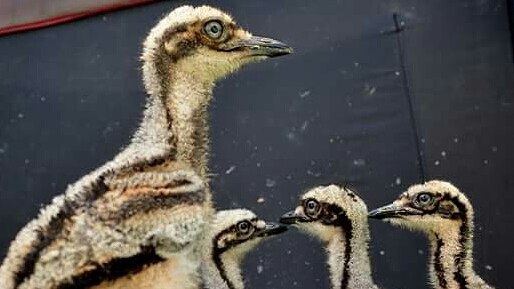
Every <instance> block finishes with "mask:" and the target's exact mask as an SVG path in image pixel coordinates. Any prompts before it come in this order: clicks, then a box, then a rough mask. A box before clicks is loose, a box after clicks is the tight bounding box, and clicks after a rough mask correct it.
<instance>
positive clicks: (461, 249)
mask: <svg viewBox="0 0 514 289" xmlns="http://www.w3.org/2000/svg"><path fill="white" fill-rule="evenodd" d="M471 217H472V216H471V215H469V214H467V216H466V217H464V220H463V221H462V222H461V223H460V224H459V226H458V228H449V229H448V230H444V231H443V232H440V233H438V234H435V233H433V234H430V245H431V246H430V247H431V259H430V281H431V282H432V284H433V285H434V288H438V289H450V288H451V289H453V288H455V289H464V288H476V287H474V286H471V285H472V283H475V282H476V281H478V282H481V280H480V278H479V277H478V276H477V275H476V274H475V272H474V271H473V232H472V230H473V221H472V219H471ZM478 288H482V287H478ZM484 288H485V287H484Z"/></svg>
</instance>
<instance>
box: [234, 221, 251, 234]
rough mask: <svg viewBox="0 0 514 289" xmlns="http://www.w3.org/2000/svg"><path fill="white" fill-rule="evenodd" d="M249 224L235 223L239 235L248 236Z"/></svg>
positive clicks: (244, 222)
mask: <svg viewBox="0 0 514 289" xmlns="http://www.w3.org/2000/svg"><path fill="white" fill-rule="evenodd" d="M251 226H252V225H251V224H250V223H249V222H248V221H241V222H239V223H237V231H238V232H239V233H241V234H248V232H250V228H251Z"/></svg>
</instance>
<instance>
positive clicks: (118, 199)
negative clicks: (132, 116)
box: [0, 6, 291, 289]
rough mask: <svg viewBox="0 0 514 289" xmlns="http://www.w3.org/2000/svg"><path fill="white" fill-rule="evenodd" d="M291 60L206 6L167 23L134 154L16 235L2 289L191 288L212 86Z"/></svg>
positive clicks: (152, 51) (149, 63)
mask: <svg viewBox="0 0 514 289" xmlns="http://www.w3.org/2000/svg"><path fill="white" fill-rule="evenodd" d="M288 53H291V48H290V47H288V46H287V45H285V44H283V43H281V42H278V41H275V40H272V39H269V38H263V37H257V36H252V35H251V34H250V33H249V32H247V31H246V30H244V29H243V28H241V27H240V26H239V25H237V24H236V23H235V22H234V20H233V19H232V18H231V17H230V16H229V15H227V14H226V13H224V12H222V11H220V10H218V9H215V8H212V7H208V6H201V7H197V8H195V7H192V6H183V7H180V8H177V9H175V10H173V11H172V12H171V13H169V14H168V15H167V16H165V17H164V18H163V19H162V20H161V21H160V22H159V23H158V24H157V25H156V26H155V27H154V28H153V29H152V30H151V31H150V33H149V35H148V37H147V38H146V40H145V42H144V47H143V55H142V60H143V80H144V83H145V87H146V90H147V92H148V97H147V103H146V109H145V111H144V114H143V120H142V122H141V124H140V126H139V128H138V129H137V131H136V132H135V134H134V136H133V137H132V140H131V142H130V144H129V145H128V146H126V147H125V148H124V149H123V150H122V151H121V152H120V153H119V154H118V155H117V156H116V157H114V159H113V160H112V161H109V162H107V163H106V164H104V165H103V166H101V167H100V168H98V169H96V170H94V171H93V172H91V173H90V174H88V175H86V176H84V177H82V178H81V179H80V180H78V181H77V182H76V183H74V184H72V185H70V186H69V187H68V188H67V190H66V192H65V193H64V194H63V195H60V196H58V197H56V198H55V199H54V200H53V201H52V203H51V204H50V205H48V206H47V207H45V208H44V209H43V210H42V211H41V212H40V214H39V216H38V217H37V218H36V219H34V220H33V221H31V222H30V223H29V224H27V225H26V226H25V227H24V228H23V229H22V230H21V231H20V232H19V233H18V235H17V236H16V238H15V240H14V241H13V242H12V244H11V246H10V248H9V251H8V254H7V257H6V258H5V259H4V261H3V264H2V266H1V267H0V284H1V286H2V289H50V288H52V289H65V288H92V287H93V286H100V287H98V288H107V287H109V288H119V287H123V288H139V289H146V288H180V289H186V288H195V284H196V283H195V278H196V277H195V276H196V274H197V273H196V272H197V271H198V266H199V264H200V254H199V250H198V248H197V247H198V245H199V241H200V240H201V238H202V232H203V231H204V228H205V226H206V224H208V223H209V222H210V219H211V217H212V215H213V212H214V210H213V208H212V204H211V193H210V191H209V188H208V179H207V173H208V170H207V158H208V148H209V141H208V117H207V106H208V104H209V100H210V99H211V98H212V96H211V95H212V90H213V86H214V82H215V81H216V80H218V79H220V78H222V77H224V76H226V75H228V74H230V73H231V72H233V71H235V70H236V69H238V68H240V67H242V66H243V65H245V64H248V63H251V62H255V61H258V60H262V59H265V58H268V57H274V56H280V55H284V54H288ZM122 106H123V104H120V109H121V107H122ZM147 272H148V274H147V275H145V274H146V273H147ZM177 272H180V274H182V275H181V276H176V274H178V273H177ZM172 273H173V274H175V275H173V274H172ZM136 275H137V276H136ZM145 276H146V278H145ZM155 276H173V278H172V279H173V280H174V282H175V283H173V284H168V283H167V284H166V285H164V284H163V283H160V282H159V281H157V280H160V279H154V277H155ZM184 276H185V277H184ZM170 278H171V277H170ZM177 280H184V281H183V282H182V283H180V282H179V281H177ZM118 281H119V282H118ZM120 282H121V283H120ZM162 282H167V281H166V280H162ZM177 283H178V284H177ZM116 284H123V286H122V285H119V286H118V285H116ZM95 288H96V287H95Z"/></svg>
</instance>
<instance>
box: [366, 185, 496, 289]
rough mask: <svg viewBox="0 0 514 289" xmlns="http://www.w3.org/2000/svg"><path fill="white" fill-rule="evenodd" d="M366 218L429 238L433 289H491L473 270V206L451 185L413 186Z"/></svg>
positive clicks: (430, 276) (430, 272)
mask: <svg viewBox="0 0 514 289" xmlns="http://www.w3.org/2000/svg"><path fill="white" fill-rule="evenodd" d="M369 217H371V218H375V219H381V220H384V221H386V222H389V223H391V224H393V225H396V226H400V227H404V228H407V229H410V230H415V231H420V232H422V233H424V234H426V235H427V236H428V239H429V241H430V248H431V256H430V259H429V278H430V282H431V284H432V286H433V288H436V289H463V288H467V289H493V287H491V286H490V285H487V284H486V283H485V282H484V281H483V280H482V279H481V278H480V277H479V276H478V275H477V274H476V273H475V272H474V270H473V207H472V205H471V202H470V201H469V200H468V198H467V197H466V196H465V195H464V194H463V193H462V192H460V191H459V189H457V188H456V187H455V186H453V185H452V184H450V183H448V182H444V181H438V180H433V181H429V182H426V183H424V184H417V185H413V186H411V187H410V188H409V189H408V190H407V191H406V192H404V193H402V194H401V195H400V196H399V197H398V199H396V200H395V201H394V202H393V203H392V204H390V205H387V206H383V207H381V208H378V209H376V210H373V211H371V212H370V213H369Z"/></svg>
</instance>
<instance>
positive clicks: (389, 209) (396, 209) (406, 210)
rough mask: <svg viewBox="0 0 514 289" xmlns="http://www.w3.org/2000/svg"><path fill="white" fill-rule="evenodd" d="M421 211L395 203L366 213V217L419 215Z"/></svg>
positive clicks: (380, 217) (383, 217) (385, 217)
mask: <svg viewBox="0 0 514 289" xmlns="http://www.w3.org/2000/svg"><path fill="white" fill-rule="evenodd" d="M422 213H423V212H422V211H420V210H417V209H414V208H411V207H403V206H398V205H395V204H389V205H386V206H383V207H380V208H378V209H375V210H373V211H371V212H369V213H368V217H370V218H372V219H379V220H382V219H388V218H399V217H402V216H409V215H421V214H422Z"/></svg>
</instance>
